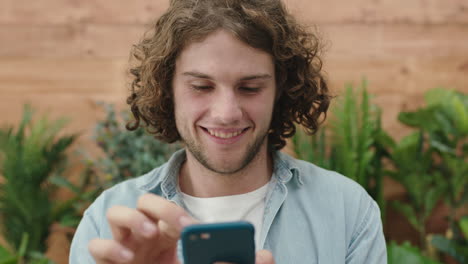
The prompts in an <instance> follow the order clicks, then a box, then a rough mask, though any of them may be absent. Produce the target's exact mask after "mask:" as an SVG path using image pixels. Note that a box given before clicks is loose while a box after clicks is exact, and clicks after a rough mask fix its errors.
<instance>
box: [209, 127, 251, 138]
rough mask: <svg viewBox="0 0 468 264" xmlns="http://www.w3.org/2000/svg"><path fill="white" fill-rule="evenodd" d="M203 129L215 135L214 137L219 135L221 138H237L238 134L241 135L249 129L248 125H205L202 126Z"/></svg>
mask: <svg viewBox="0 0 468 264" xmlns="http://www.w3.org/2000/svg"><path fill="white" fill-rule="evenodd" d="M202 128H203V130H205V131H206V132H208V134H210V135H212V136H214V137H217V138H220V139H231V138H235V137H237V136H239V135H240V134H242V133H244V132H245V131H247V129H249V128H248V127H247V128H243V129H222V130H221V129H210V128H205V127H202Z"/></svg>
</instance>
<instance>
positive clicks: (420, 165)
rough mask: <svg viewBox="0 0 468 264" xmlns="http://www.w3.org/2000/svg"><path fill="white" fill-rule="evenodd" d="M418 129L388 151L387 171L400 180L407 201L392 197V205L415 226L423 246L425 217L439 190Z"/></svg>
mask: <svg viewBox="0 0 468 264" xmlns="http://www.w3.org/2000/svg"><path fill="white" fill-rule="evenodd" d="M424 143H425V138H424V134H423V133H422V132H414V133H412V134H410V135H409V136H406V137H405V138H403V139H402V140H401V141H400V142H399V143H398V144H396V145H395V146H394V148H393V151H392V153H391V160H392V162H393V166H394V170H392V171H389V172H388V174H389V175H390V176H391V177H392V178H393V179H395V180H396V181H398V182H399V183H401V184H402V185H403V186H404V187H405V189H406V192H407V196H408V198H409V203H403V202H398V201H395V202H394V203H393V205H394V207H395V208H396V209H397V210H398V211H399V212H400V213H402V214H403V215H404V216H405V217H406V218H407V219H408V221H409V223H410V224H411V225H412V226H413V228H415V229H416V230H417V231H418V233H419V235H420V237H419V240H420V241H419V242H420V244H421V245H422V246H423V248H424V249H426V246H427V245H426V221H427V219H428V217H429V216H430V214H431V213H432V210H433V209H434V206H435V205H436V203H437V201H439V199H440V198H441V195H442V193H443V178H442V175H441V174H440V173H439V172H437V171H434V169H433V160H432V157H433V156H432V155H433V152H432V151H431V150H427V149H426V148H425V147H424V145H425V144H424Z"/></svg>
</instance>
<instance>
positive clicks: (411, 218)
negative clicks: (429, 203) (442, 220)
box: [392, 201, 421, 231]
mask: <svg viewBox="0 0 468 264" xmlns="http://www.w3.org/2000/svg"><path fill="white" fill-rule="evenodd" d="M392 205H393V206H394V207H395V209H396V210H397V211H399V212H400V213H401V214H403V215H404V216H405V217H406V219H407V220H408V222H410V224H411V225H412V226H413V227H414V228H415V229H416V230H418V231H419V230H420V229H421V226H420V223H418V218H417V217H416V213H415V211H414V209H413V208H412V207H411V206H410V205H409V204H405V203H401V202H399V201H394V202H393V203H392Z"/></svg>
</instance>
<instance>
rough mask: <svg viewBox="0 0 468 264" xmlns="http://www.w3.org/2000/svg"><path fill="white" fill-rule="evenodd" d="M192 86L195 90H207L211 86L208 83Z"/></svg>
mask: <svg viewBox="0 0 468 264" xmlns="http://www.w3.org/2000/svg"><path fill="white" fill-rule="evenodd" d="M192 88H193V89H194V90H197V91H207V90H210V89H211V88H212V87H211V86H209V85H192Z"/></svg>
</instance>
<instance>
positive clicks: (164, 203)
mask: <svg viewBox="0 0 468 264" xmlns="http://www.w3.org/2000/svg"><path fill="white" fill-rule="evenodd" d="M107 220H108V222H109V225H110V228H111V230H112V235H113V238H114V239H99V238H97V239H93V240H91V241H90V242H89V245H88V247H89V251H90V253H91V255H92V256H93V258H94V259H95V260H96V263H97V264H114V263H129V264H147V263H151V264H153V263H155V264H180V262H179V261H178V258H177V241H178V240H179V237H180V233H181V231H182V229H183V228H184V227H185V226H187V225H190V224H195V223H196V220H194V219H193V218H191V217H190V216H189V215H188V214H187V213H186V212H185V211H184V209H182V208H181V207H179V206H177V205H176V204H174V203H172V202H170V201H168V200H166V199H164V198H162V197H159V196H156V195H153V194H145V195H143V196H142V197H140V199H139V200H138V204H137V208H136V209H131V208H127V207H123V206H114V207H112V208H110V209H109V211H108V212H107ZM255 262H256V264H274V260H273V256H272V255H271V253H270V252H268V251H266V250H261V251H259V252H257V255H256V261H255Z"/></svg>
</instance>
